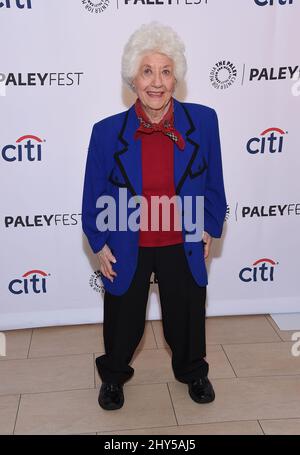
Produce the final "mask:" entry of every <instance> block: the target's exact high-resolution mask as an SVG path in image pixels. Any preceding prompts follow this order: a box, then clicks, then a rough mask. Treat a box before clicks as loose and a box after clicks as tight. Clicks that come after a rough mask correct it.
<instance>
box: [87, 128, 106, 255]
mask: <svg viewBox="0 0 300 455" xmlns="http://www.w3.org/2000/svg"><path fill="white" fill-rule="evenodd" d="M98 127H99V125H98ZM96 129H97V124H94V126H93V128H92V133H91V137H90V142H89V147H88V153H87V160H86V166H85V176H84V185H83V195H82V229H83V231H84V233H85V235H86V236H87V239H88V242H89V244H90V247H91V249H92V250H93V252H94V253H98V252H99V251H100V250H101V249H102V247H103V246H104V244H105V243H106V240H107V238H108V236H109V231H107V230H106V231H99V230H98V228H97V225H96V219H97V216H98V214H99V213H100V211H101V210H103V209H99V208H97V207H96V202H97V199H98V197H99V196H101V195H103V194H107V178H106V170H105V159H104V153H103V150H102V149H101V146H100V144H99V140H97V133H96ZM98 135H99V132H98Z"/></svg>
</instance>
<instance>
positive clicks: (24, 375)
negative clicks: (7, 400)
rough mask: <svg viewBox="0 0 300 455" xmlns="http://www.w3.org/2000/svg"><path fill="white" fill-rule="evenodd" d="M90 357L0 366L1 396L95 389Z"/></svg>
mask: <svg viewBox="0 0 300 455" xmlns="http://www.w3.org/2000/svg"><path fill="white" fill-rule="evenodd" d="M93 363H94V362H93V354H82V355H74V356H60V357H47V358H40V359H26V360H7V361H6V362H1V363H0V377H1V381H0V395H9V394H16V393H31V392H32V393H38V392H46V391H54V390H68V389H83V388H85V389H86V388H88V387H94V365H93Z"/></svg>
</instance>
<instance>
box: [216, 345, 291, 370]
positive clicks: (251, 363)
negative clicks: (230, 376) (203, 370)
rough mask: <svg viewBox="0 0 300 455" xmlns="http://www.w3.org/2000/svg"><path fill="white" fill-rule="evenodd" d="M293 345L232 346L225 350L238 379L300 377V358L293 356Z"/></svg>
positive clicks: (226, 346) (225, 346) (226, 347)
mask: <svg viewBox="0 0 300 455" xmlns="http://www.w3.org/2000/svg"><path fill="white" fill-rule="evenodd" d="M292 344H293V343H288V342H283V341H280V342H279V343H278V342H276V343H254V344H231V345H224V346H223V348H224V350H225V352H226V354H227V356H228V358H229V360H230V362H231V364H232V366H233V368H234V370H235V372H236V374H237V376H238V377H245V376H268V375H269V376H270V375H289V374H299V375H300V357H294V356H292V354H291V347H292Z"/></svg>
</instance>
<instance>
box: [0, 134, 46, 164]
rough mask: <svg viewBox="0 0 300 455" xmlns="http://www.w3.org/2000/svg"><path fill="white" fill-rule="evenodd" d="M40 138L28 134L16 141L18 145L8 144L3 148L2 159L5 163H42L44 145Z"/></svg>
mask: <svg viewBox="0 0 300 455" xmlns="http://www.w3.org/2000/svg"><path fill="white" fill-rule="evenodd" d="M43 142H45V141H43V140H42V139H40V138H39V137H38V136H33V135H32V134H26V135H25V136H21V137H19V139H17V140H16V145H14V144H8V145H5V146H4V147H3V148H2V158H3V159H4V160H5V161H8V162H13V161H41V160H42V143H43Z"/></svg>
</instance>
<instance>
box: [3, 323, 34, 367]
mask: <svg viewBox="0 0 300 455" xmlns="http://www.w3.org/2000/svg"><path fill="white" fill-rule="evenodd" d="M3 333H5V337H6V356H3V357H2V356H0V361H1V360H8V359H26V358H27V356H28V351H29V346H30V340H31V334H32V329H25V330H23V329H20V330H4V331H3Z"/></svg>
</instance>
